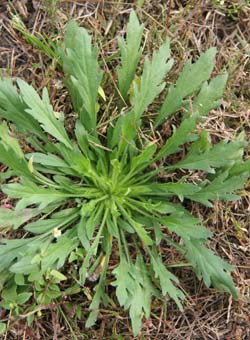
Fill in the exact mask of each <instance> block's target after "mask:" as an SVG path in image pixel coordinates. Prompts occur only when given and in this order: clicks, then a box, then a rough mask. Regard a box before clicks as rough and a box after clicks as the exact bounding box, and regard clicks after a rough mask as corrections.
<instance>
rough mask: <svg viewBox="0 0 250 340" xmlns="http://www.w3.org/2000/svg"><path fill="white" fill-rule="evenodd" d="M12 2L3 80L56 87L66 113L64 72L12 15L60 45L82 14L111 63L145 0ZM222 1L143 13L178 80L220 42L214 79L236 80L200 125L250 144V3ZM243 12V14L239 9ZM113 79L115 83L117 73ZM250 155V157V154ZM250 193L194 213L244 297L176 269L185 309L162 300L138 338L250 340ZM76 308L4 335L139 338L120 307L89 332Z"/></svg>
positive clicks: (1, 40)
mask: <svg viewBox="0 0 250 340" xmlns="http://www.w3.org/2000/svg"><path fill="white" fill-rule="evenodd" d="M10 3H11V6H10V4H9V3H8V2H7V1H5V0H3V1H1V4H0V20H1V21H0V27H1V30H0V67H1V68H2V72H3V74H8V75H11V76H12V77H21V78H24V79H26V80H27V81H29V82H32V83H33V84H36V86H37V88H42V87H43V86H49V87H50V90H51V93H52V100H54V101H55V102H56V103H57V105H58V106H59V107H64V110H65V112H70V107H69V104H68V102H67V96H66V95H65V93H64V92H63V89H62V84H61V80H60V79H61V75H60V73H58V71H57V70H56V68H55V66H54V65H53V64H51V63H50V61H49V59H48V58H47V57H45V56H44V55H42V54H41V53H40V52H39V51H37V50H36V49H34V48H33V47H32V46H30V45H29V44H28V43H27V42H26V41H25V40H24V39H23V38H22V36H21V35H20V34H19V33H18V32H16V31H15V30H14V29H13V28H12V26H11V22H10V19H11V17H12V14H13V13H14V14H16V15H19V16H20V17H21V18H22V20H23V21H24V23H25V24H26V26H27V27H28V28H29V30H30V31H31V32H34V33H36V32H41V33H48V34H50V36H52V39H58V38H60V37H61V36H62V35H63V31H64V29H65V25H66V23H67V21H68V19H69V18H72V17H73V18H75V19H77V20H78V22H80V23H81V24H82V25H83V26H85V27H88V28H89V29H90V30H91V31H92V32H93V34H94V38H95V40H96V41H98V43H99V44H100V46H101V50H102V53H103V56H105V57H107V56H109V55H111V54H112V53H114V52H115V51H116V49H117V44H116V40H115V38H116V36H117V35H119V34H122V33H123V31H124V25H125V23H126V21H127V17H128V14H129V11H130V9H131V8H134V7H135V1H126V2H121V1H113V2H112V1H89V2H85V1H80V0H79V1H73V0H71V1H69V0H68V1H67V0H63V1H58V5H57V6H55V7H51V6H50V8H49V6H48V5H47V7H46V6H45V7H42V6H41V3H40V2H39V1H35V0H33V1H24V0H23V1H13V2H10ZM215 3H216V1H205V0H202V1H193V0H189V1H177V0H176V1H173V0H171V1H145V2H144V5H143V7H142V8H141V9H138V14H139V16H140V18H141V20H142V21H143V22H145V23H146V33H145V40H146V47H145V52H148V53H150V52H151V51H152V49H153V48H154V47H155V46H157V45H158V44H159V43H160V42H161V40H162V37H163V36H166V35H169V36H170V37H171V39H172V49H173V56H174V58H175V60H176V66H175V68H174V69H173V72H172V74H171V78H170V80H173V79H175V77H176V74H178V72H179V70H180V69H181V67H182V66H183V64H184V62H185V60H186V59H187V58H189V57H194V58H195V57H196V56H197V55H198V54H199V53H200V52H201V51H204V50H206V49H207V48H208V47H211V46H216V47H217V49H218V55H217V60H216V68H215V71H214V73H215V74H217V73H219V72H220V71H221V70H223V69H227V70H228V72H229V81H228V85H227V90H226V93H225V96H224V103H223V106H222V107H221V108H220V109H218V110H216V111H212V112H211V113H210V115H209V117H208V119H207V121H206V122H205V123H204V124H203V125H201V126H200V128H203V129H206V130H207V131H209V133H210V135H211V136H212V139H213V140H214V141H218V140H220V139H223V138H228V139H233V138H234V137H235V134H236V133H239V132H240V131H242V129H245V131H246V134H247V138H248V139H249V133H250V126H249V115H250V86H249V84H250V44H249V43H250V19H249V18H250V5H249V4H248V5H247V1H225V3H224V5H221V6H220V5H215ZM44 4H45V2H44ZM47 4H48V1H47ZM233 7H234V8H235V11H236V13H232V11H233V10H232V8H233ZM53 37H54V38H53ZM106 39H108V41H109V43H107V42H106ZM110 65H112V63H110ZM34 66H35V67H34ZM109 76H112V72H111V73H110V75H109ZM107 83H110V78H108V77H107ZM110 84H111V85H110V86H112V83H110ZM165 128H166V129H167V127H165ZM162 133H163V131H162ZM246 158H249V149H248V150H247V151H246ZM241 194H242V199H241V200H240V201H238V202H234V203H232V204H228V203H227V204H225V203H221V202H218V203H215V206H214V208H213V209H208V208H204V207H201V206H200V205H198V204H192V205H191V206H190V209H191V210H192V212H193V213H194V214H195V215H196V216H199V217H200V218H202V219H203V220H204V221H205V223H206V225H207V226H209V228H210V229H211V230H212V231H213V232H214V234H215V236H214V238H213V240H212V242H211V247H212V248H213V249H214V250H215V251H216V252H217V253H219V254H220V255H221V256H222V257H223V258H224V259H225V260H227V261H228V262H230V263H232V264H233V265H234V267H235V271H234V280H235V283H236V286H237V287H238V289H239V292H240V298H239V300H238V301H232V299H231V297H230V296H228V295H227V294H220V293H218V292H216V291H215V290H214V289H206V288H205V287H204V285H203V284H202V283H201V282H199V281H198V280H197V279H196V278H195V276H194V274H193V273H192V271H191V269H189V268H179V269H175V270H176V272H177V274H178V276H179V277H180V279H181V285H182V287H183V288H184V290H185V292H186V295H187V302H186V306H185V309H184V312H183V313H181V312H180V311H178V310H177V308H176V306H175V305H174V303H172V302H171V301H165V300H154V301H153V305H152V318H151V319H150V320H146V321H145V323H144V326H143V329H142V332H141V336H140V337H138V339H148V340H149V339H155V340H163V339H166V340H202V339H204V340H210V339H211V340H215V339H216V340H249V339H250V288H249V287H250V241H249V240H250V234H249V233H250V232H249V216H250V204H249V202H250V193H249V183H247V184H246V187H245V189H244V190H243V191H242V193H241ZM5 203H6V202H5ZM163 252H164V253H165V254H166V261H167V262H168V263H169V262H170V263H171V262H176V256H177V254H176V253H175V251H173V250H171V249H169V248H167V247H166V249H164V248H163ZM111 265H112V264H111ZM114 265H115V264H114ZM71 300H72V301H71V302H72V303H73V305H77V304H82V305H83V307H84V308H85V310H87V306H88V304H89V302H88V300H87V298H86V297H84V296H76V297H74V298H72V299H71ZM68 302H70V301H68ZM68 302H67V301H66V302H63V301H62V303H61V308H62V311H63V313H59V314H58V313H57V312H56V308H55V306H53V305H52V306H49V308H47V309H45V310H44V311H43V316H42V317H37V318H36V320H35V323H34V324H33V326H32V328H28V327H27V326H26V324H25V322H24V321H23V320H22V321H18V322H13V321H12V323H13V325H12V328H11V330H10V331H9V332H8V335H6V337H3V339H4V340H12V339H15V340H17V339H23V340H25V339H26V340H28V339H34V340H36V339H46V340H50V339H51V340H52V339H53V340H56V339H58V340H59V339H61V340H63V339H65V340H66V339H67V340H68V339H107V340H111V339H120V340H121V339H124V340H128V339H134V338H133V337H132V335H131V334H132V333H131V328H130V326H129V321H128V316H127V313H125V312H124V311H123V310H122V309H120V308H119V307H117V306H116V305H113V306H112V308H111V307H110V310H102V311H101V313H100V318H99V323H98V324H97V325H96V326H95V327H94V328H93V329H91V330H86V329H84V320H80V321H76V318H75V313H74V308H72V309H70V308H69V307H68V308H67V303H68ZM111 309H112V310H111ZM0 312H1V311H0ZM63 314H64V315H65V318H64V317H63ZM70 328H72V329H73V332H74V333H75V334H76V338H74V336H73V335H72V332H70ZM119 336H120V338H119Z"/></svg>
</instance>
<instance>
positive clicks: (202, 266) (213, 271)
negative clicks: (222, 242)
mask: <svg viewBox="0 0 250 340" xmlns="http://www.w3.org/2000/svg"><path fill="white" fill-rule="evenodd" d="M185 245H186V248H187V254H186V257H187V259H188V261H190V262H191V263H192V265H193V267H194V270H195V271H196V273H197V276H198V278H203V280H204V283H205V285H206V286H207V287H210V286H211V285H213V286H214V287H215V288H217V289H218V290H219V291H227V292H230V293H231V294H232V296H233V298H235V299H237V295H238V294H237V291H236V289H235V286H234V283H233V280H232V278H231V276H230V275H229V272H230V271H231V270H232V267H231V266H230V265H229V264H228V263H226V262H224V261H223V260H222V259H221V258H220V257H218V256H216V255H214V253H213V252H212V251H211V250H210V249H207V248H206V247H205V246H204V245H203V244H202V243H201V242H199V241H198V240H194V239H191V240H185Z"/></svg>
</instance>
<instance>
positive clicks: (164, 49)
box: [133, 39, 173, 120]
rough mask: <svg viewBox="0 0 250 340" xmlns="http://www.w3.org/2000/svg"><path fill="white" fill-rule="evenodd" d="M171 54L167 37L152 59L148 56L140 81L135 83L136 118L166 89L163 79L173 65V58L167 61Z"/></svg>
mask: <svg viewBox="0 0 250 340" xmlns="http://www.w3.org/2000/svg"><path fill="white" fill-rule="evenodd" d="M169 56H170V40H169V39H166V41H165V42H164V43H163V44H162V45H161V46H160V48H159V50H158V51H156V52H154V53H153V57H152V60H151V61H150V60H149V58H148V57H146V59H145V64H144V68H143V72H142V76H141V79H140V82H139V84H135V85H134V108H133V112H134V113H135V117H136V120H138V119H139V118H140V117H141V115H142V114H143V112H144V110H145V109H146V108H147V107H148V105H149V104H151V103H152V101H153V100H154V99H155V98H156V97H157V96H158V95H159V94H160V93H161V92H162V90H163V89H164V87H165V83H163V79H164V78H165V76H166V74H167V73H168V71H169V70H170V69H171V67H172V65H173V60H172V59H171V60H170V61H168V62H166V61H167V60H168V58H169Z"/></svg>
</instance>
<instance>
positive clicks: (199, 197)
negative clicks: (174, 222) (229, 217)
mask: <svg viewBox="0 0 250 340" xmlns="http://www.w3.org/2000/svg"><path fill="white" fill-rule="evenodd" d="M248 177H249V173H247V172H245V173H243V174H240V175H237V176H233V177H229V176H228V172H224V173H221V174H219V175H218V176H216V177H215V178H214V179H213V180H212V181H211V182H210V183H208V184H207V185H204V186H203V187H202V188H201V190H200V191H198V192H194V193H193V194H191V195H186V197H187V198H189V199H192V200H194V201H197V202H200V203H202V204H204V205H207V206H209V207H211V206H212V204H211V201H213V200H224V201H234V200H237V199H239V198H240V197H239V196H238V195H236V194H234V193H235V192H236V191H237V190H239V189H241V188H242V187H243V185H244V183H245V181H246V179H247V178H248Z"/></svg>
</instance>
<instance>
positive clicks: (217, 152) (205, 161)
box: [166, 134, 246, 173]
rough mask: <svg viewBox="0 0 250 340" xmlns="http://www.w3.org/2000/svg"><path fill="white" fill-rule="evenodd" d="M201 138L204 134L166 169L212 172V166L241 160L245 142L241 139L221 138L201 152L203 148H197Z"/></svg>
mask: <svg viewBox="0 0 250 340" xmlns="http://www.w3.org/2000/svg"><path fill="white" fill-rule="evenodd" d="M203 138H206V136H205V135H204V134H201V136H200V140H198V142H195V143H193V144H192V146H191V148H190V150H189V152H188V154H187V155H186V157H185V158H184V159H183V160H181V161H180V162H178V163H176V164H174V165H170V166H167V167H166V168H167V169H168V170H173V169H178V168H182V169H189V170H203V171H207V172H209V173H214V172H215V170H214V168H220V167H231V166H232V165H234V164H235V163H236V162H238V161H239V160H241V158H242V154H243V149H244V146H246V142H244V141H241V140H236V141H232V142H228V141H226V140H223V141H221V142H220V143H218V144H216V145H214V146H213V147H211V148H210V149H209V150H206V151H204V152H203V150H199V146H200V142H202V139H203ZM222 155H223V157H222Z"/></svg>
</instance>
